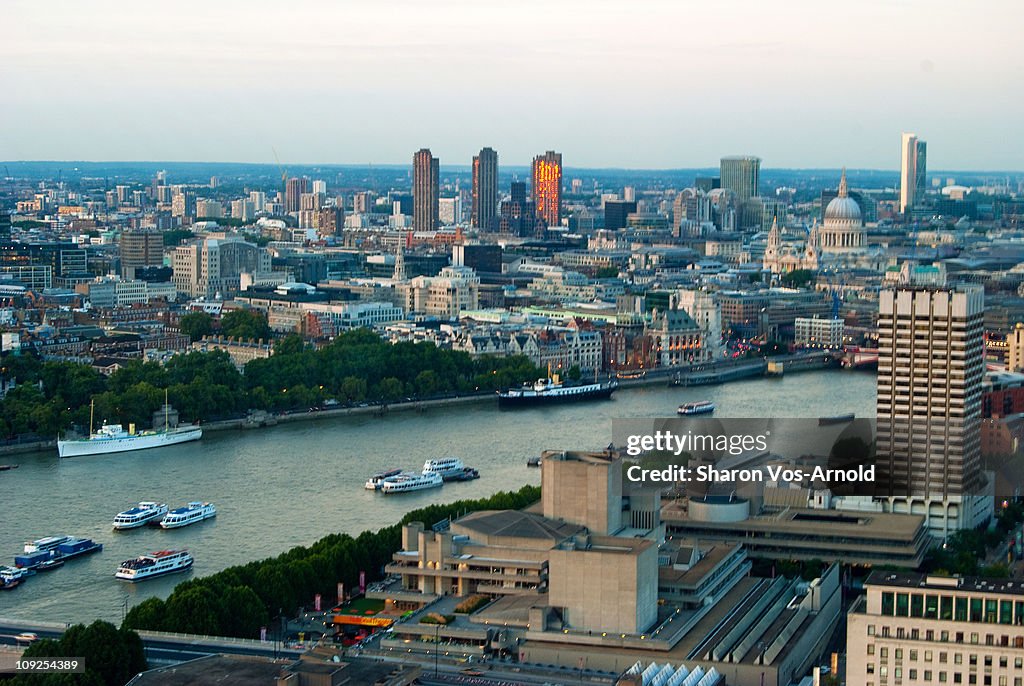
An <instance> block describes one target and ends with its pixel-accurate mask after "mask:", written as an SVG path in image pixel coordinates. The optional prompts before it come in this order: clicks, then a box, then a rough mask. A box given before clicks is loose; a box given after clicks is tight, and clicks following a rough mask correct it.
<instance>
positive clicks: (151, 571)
mask: <svg viewBox="0 0 1024 686" xmlns="http://www.w3.org/2000/svg"><path fill="white" fill-rule="evenodd" d="M193 562H195V560H194V558H193V557H192V555H190V554H189V552H188V551H187V550H161V551H159V552H155V553H151V554H149V555H140V556H139V557H137V558H135V559H134V560H125V561H124V562H122V563H121V566H120V567H118V568H117V571H116V572H114V577H115V578H117V579H122V580H124V581H143V580H144V579H152V578H153V577H156V576H162V575H164V574H172V573H174V572H183V571H185V570H186V569H188V568H190V567H191V566H192V563H193Z"/></svg>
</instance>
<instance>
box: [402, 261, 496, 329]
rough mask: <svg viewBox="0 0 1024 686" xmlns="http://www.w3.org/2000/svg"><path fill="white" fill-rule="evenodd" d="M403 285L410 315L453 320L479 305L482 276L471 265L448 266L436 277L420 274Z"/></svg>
mask: <svg viewBox="0 0 1024 686" xmlns="http://www.w3.org/2000/svg"><path fill="white" fill-rule="evenodd" d="M400 287H401V288H404V290H405V311H406V312H409V313H410V314H425V315H431V316H437V317H444V318H447V319H453V318H457V317H458V316H459V313H460V312H462V311H463V310H475V309H477V308H478V307H479V306H480V277H478V276H477V275H476V272H474V271H473V270H472V269H470V268H468V267H445V268H444V269H442V270H441V272H440V273H439V274H438V275H437V276H417V277H416V278H414V279H410V280H409V281H408V282H406V283H405V284H402V285H401V286H400Z"/></svg>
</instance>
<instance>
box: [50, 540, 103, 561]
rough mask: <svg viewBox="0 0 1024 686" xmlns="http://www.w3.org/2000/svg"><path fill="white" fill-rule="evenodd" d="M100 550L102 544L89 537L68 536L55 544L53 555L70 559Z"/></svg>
mask: <svg viewBox="0 0 1024 686" xmlns="http://www.w3.org/2000/svg"><path fill="white" fill-rule="evenodd" d="M101 550H103V544H102V543H96V542H95V541H93V540H92V539H91V538H69V539H68V540H67V541H65V542H64V543H61V544H60V545H58V546H57V548H56V549H55V550H54V553H53V556H54V557H55V558H60V559H62V560H70V559H73V558H76V557H80V556H81V555H88V554H89V553H98V552H100V551H101Z"/></svg>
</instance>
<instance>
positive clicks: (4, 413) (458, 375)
mask: <svg viewBox="0 0 1024 686" xmlns="http://www.w3.org/2000/svg"><path fill="white" fill-rule="evenodd" d="M235 314H236V313H231V314H230V315H225V317H224V319H225V320H227V324H228V325H229V326H231V327H240V328H243V327H257V326H260V322H255V321H253V320H252V316H251V315H250V313H239V316H237V317H235V319H230V317H232V316H233V315H235ZM236 320H237V321H236ZM260 321H262V325H264V326H265V321H263V320H262V319H261V318H260ZM539 374H540V370H539V369H537V367H536V366H535V365H533V364H532V363H531V362H530V361H529V360H528V359H527V358H525V357H507V358H498V357H486V358H479V359H473V358H471V357H470V356H469V355H468V354H466V353H462V352H453V351H450V350H440V349H438V348H436V347H435V346H433V345H431V344H427V343H399V344H396V345H391V344H389V343H387V342H386V341H384V340H382V339H381V338H380V337H379V336H377V335H376V334H374V333H372V332H371V331H368V330H365V329H360V330H356V331H351V332H349V333H345V334H342V335H341V336H338V337H337V339H335V341H334V342H332V343H331V344H330V345H327V346H325V347H323V348H321V349H319V350H316V349H313V348H311V347H308V346H307V345H306V344H305V343H304V342H303V340H302V339H301V338H299V337H298V336H288V337H286V338H284V339H282V340H281V341H279V342H278V344H277V346H276V349H275V354H274V355H273V356H271V357H270V358H267V359H263V360H254V361H252V362H250V363H249V364H248V365H247V366H246V368H245V374H244V375H243V374H241V373H240V372H239V371H238V369H236V368H235V366H234V364H233V363H232V362H231V359H230V358H229V357H228V356H227V354H226V353H223V352H209V353H203V352H191V353H188V354H184V355H176V356H174V357H173V358H171V359H170V360H169V361H168V362H167V363H166V364H163V365H161V364H158V363H156V362H142V361H141V360H140V361H132V362H129V363H128V364H127V365H125V366H124V367H123V368H121V369H119V370H117V371H116V372H114V373H113V374H111V375H110V377H104V376H103V375H101V374H100V373H99V372H97V371H96V370H94V369H93V368H92V367H90V366H88V365H84V364H78V363H72V362H43V361H41V360H39V359H38V358H37V357H35V356H33V355H29V354H24V355H20V356H13V355H8V356H6V357H4V358H3V362H2V364H0V377H2V378H4V379H12V378H13V379H15V380H16V381H17V387H16V388H14V389H13V390H11V391H10V392H9V393H8V394H7V396H6V397H5V398H4V399H3V400H0V437H6V438H12V437H14V436H18V435H26V434H37V435H40V436H45V437H52V436H56V435H58V434H59V433H62V432H65V431H66V430H67V429H68V428H70V427H71V426H72V425H77V426H79V427H82V428H87V427H88V426H89V412H90V410H89V404H90V401H94V402H95V413H94V417H95V422H96V423H97V424H98V423H99V422H101V421H103V420H108V421H110V422H119V423H121V424H125V425H127V424H129V423H135V424H136V425H138V426H139V427H148V426H149V425H150V422H151V420H152V415H153V412H154V411H155V410H157V409H159V407H160V406H161V404H162V403H163V401H164V392H165V391H166V392H167V395H168V398H169V400H170V402H171V404H172V405H173V406H174V407H175V408H176V409H177V410H178V411H179V412H180V414H181V418H182V419H183V420H186V421H209V420H213V419H220V418H225V417H231V416H240V415H241V414H244V413H245V412H246V411H247V410H250V409H261V410H275V411H281V410H292V409H306V408H309V407H312V406H316V405H320V404H322V403H324V402H325V401H327V400H336V401H337V402H339V403H358V402H363V401H367V402H394V401H397V400H401V399H404V398H408V397H417V398H426V397H433V396H438V395H442V394H454V393H468V392H475V391H484V390H486V391H491V390H495V389H498V388H504V387H507V386H513V385H519V384H521V383H522V382H524V381H527V380H530V379H534V378H536V377H537V376H538V375H539Z"/></svg>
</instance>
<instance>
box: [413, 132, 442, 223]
mask: <svg viewBox="0 0 1024 686" xmlns="http://www.w3.org/2000/svg"><path fill="white" fill-rule="evenodd" d="M440 185H441V166H440V160H438V159H437V158H436V157H434V156H433V155H432V154H431V153H430V150H429V149H427V148H423V149H422V150H420V151H419V152H417V153H416V154H415V155H413V157H412V195H413V213H412V226H413V229H415V230H416V231H434V230H435V229H437V225H438V221H439V214H440V208H439V200H440V193H441V190H440Z"/></svg>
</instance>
